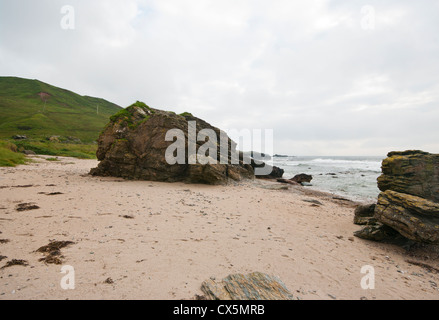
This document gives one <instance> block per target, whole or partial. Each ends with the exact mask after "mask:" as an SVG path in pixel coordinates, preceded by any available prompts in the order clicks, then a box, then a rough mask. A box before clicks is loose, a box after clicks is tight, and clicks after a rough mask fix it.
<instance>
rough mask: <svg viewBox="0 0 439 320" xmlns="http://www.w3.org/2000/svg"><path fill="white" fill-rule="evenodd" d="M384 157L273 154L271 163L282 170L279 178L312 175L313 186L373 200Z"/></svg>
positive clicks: (354, 198)
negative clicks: (280, 155)
mask: <svg viewBox="0 0 439 320" xmlns="http://www.w3.org/2000/svg"><path fill="white" fill-rule="evenodd" d="M384 158H385V157H342V156H340V157H323V156H320V157H319V156H317V157H310V156H308V157H299V156H297V157H295V156H288V157H273V159H272V160H273V165H275V166H277V167H280V168H282V169H284V170H285V173H284V175H283V178H286V179H290V178H292V177H293V176H295V175H296V174H300V173H306V174H310V175H312V177H313V179H312V181H311V184H312V186H311V187H307V188H313V189H317V190H320V191H326V192H330V193H333V194H336V195H339V196H342V197H345V198H348V199H352V200H357V201H373V200H375V201H376V199H377V197H378V193H379V189H378V187H377V178H378V176H379V175H380V174H381V163H382V160H383V159H384Z"/></svg>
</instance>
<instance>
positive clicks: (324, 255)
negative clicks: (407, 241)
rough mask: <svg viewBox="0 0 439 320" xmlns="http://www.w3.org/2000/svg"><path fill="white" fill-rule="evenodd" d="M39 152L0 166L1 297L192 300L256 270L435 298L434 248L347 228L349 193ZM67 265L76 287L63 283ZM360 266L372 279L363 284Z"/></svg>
mask: <svg viewBox="0 0 439 320" xmlns="http://www.w3.org/2000/svg"><path fill="white" fill-rule="evenodd" d="M46 158H48V157H46V156H33V157H32V159H33V160H34V162H32V163H30V164H28V165H21V166H18V167H15V168H0V239H1V241H0V242H1V243H0V256H2V257H1V261H0V268H1V269H0V299H153V300H154V299H172V300H173V299H194V298H195V296H196V295H202V294H203V293H202V292H201V289H200V286H201V283H202V282H203V281H204V280H206V279H209V278H215V279H222V278H224V277H226V276H227V275H229V274H232V273H243V274H246V273H251V272H254V271H259V272H263V273H267V274H271V275H276V276H278V277H279V278H280V279H281V280H282V281H283V282H284V284H285V285H286V287H287V288H288V289H289V290H290V291H291V292H292V293H293V295H294V297H295V298H297V299H303V300H313V299H325V300H326V299H329V300H330V299H437V298H438V297H439V291H438V287H437V284H438V283H439V274H438V273H437V269H434V268H437V267H438V265H439V254H438V251H437V250H435V248H434V247H429V248H425V247H424V248H416V249H413V250H411V251H407V250H406V249H403V248H401V247H398V246H395V245H390V244H382V243H376V242H371V241H366V240H362V239H359V238H356V237H354V236H353V232H354V231H356V230H358V229H360V227H359V226H357V225H354V224H353V212H354V207H355V203H352V202H349V201H344V200H340V199H334V197H333V196H332V195H330V194H324V193H318V192H313V191H311V190H310V189H306V188H304V187H297V186H288V190H274V189H270V188H276V186H281V184H279V183H275V182H270V181H265V180H254V181H245V182H240V183H235V184H231V185H227V186H209V185H190V184H183V183H160V182H150V181H128V180H123V179H119V178H102V177H92V176H90V175H88V172H89V171H90V169H91V168H93V167H96V165H97V161H96V160H79V159H74V158H63V157H59V161H47V160H46ZM273 186H274V187H273ZM23 203H26V204H30V205H31V206H32V205H33V206H34V209H32V210H22V211H19V210H17V208H20V204H23ZM35 206H36V207H38V208H36V207H35ZM53 240H56V241H71V242H73V243H72V244H70V245H68V246H66V247H65V248H62V249H61V254H62V263H61V264H50V263H45V262H44V261H39V260H40V259H41V258H44V253H40V252H37V249H39V248H40V247H42V246H45V245H48V244H49V243H50V241H53ZM14 259H15V260H16V261H18V260H24V261H23V263H24V264H25V265H12V266H8V262H10V261H13V260H14ZM414 262H415V263H414ZM66 265H68V266H71V267H73V268H74V272H75V273H74V274H75V288H74V289H68V290H65V289H63V288H62V287H61V285H60V283H61V280H62V278H63V276H64V275H65V274H63V273H61V268H62V267H63V266H66ZM367 265H368V266H371V267H373V269H374V275H375V288H374V289H363V288H362V287H361V280H362V278H363V277H364V276H365V274H362V273H361V268H362V267H363V266H367ZM428 266H431V267H433V268H429V267H428Z"/></svg>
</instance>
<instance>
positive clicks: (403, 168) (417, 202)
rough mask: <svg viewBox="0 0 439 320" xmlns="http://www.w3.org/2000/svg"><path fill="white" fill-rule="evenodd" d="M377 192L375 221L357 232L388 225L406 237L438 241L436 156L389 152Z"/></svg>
mask: <svg viewBox="0 0 439 320" xmlns="http://www.w3.org/2000/svg"><path fill="white" fill-rule="evenodd" d="M378 187H379V189H380V190H381V193H380V194H379V196H378V202H377V204H376V206H375V210H374V216H373V218H374V219H376V221H377V223H376V224H375V225H373V226H367V227H366V228H365V229H363V230H362V231H360V232H357V234H356V235H357V236H358V235H362V234H365V233H367V231H368V228H369V229H371V228H372V229H374V232H378V231H379V230H383V228H385V229H386V230H385V231H386V234H389V232H388V228H389V227H390V228H392V229H393V230H395V231H397V232H398V235H402V236H403V237H405V238H406V239H409V240H411V241H415V242H422V243H433V244H438V243H439V155H437V154H430V153H427V152H424V151H418V150H409V151H403V152H390V153H389V154H388V157H387V158H386V159H385V160H383V163H382V175H381V176H380V177H378Z"/></svg>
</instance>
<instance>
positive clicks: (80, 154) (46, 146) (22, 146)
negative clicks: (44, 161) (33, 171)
mask: <svg viewBox="0 0 439 320" xmlns="http://www.w3.org/2000/svg"><path fill="white" fill-rule="evenodd" d="M14 143H15V144H16V145H17V147H18V150H20V151H22V150H32V151H34V152H35V153H36V154H42V155H48V156H60V157H73V158H79V159H96V150H97V148H98V146H97V145H96V144H73V143H59V142H51V141H41V140H19V141H15V142H14Z"/></svg>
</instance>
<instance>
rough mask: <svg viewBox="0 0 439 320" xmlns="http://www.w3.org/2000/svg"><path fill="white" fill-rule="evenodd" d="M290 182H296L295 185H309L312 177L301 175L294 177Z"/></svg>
mask: <svg viewBox="0 0 439 320" xmlns="http://www.w3.org/2000/svg"><path fill="white" fill-rule="evenodd" d="M290 180H291V181H294V182H297V183H303V182H306V183H310V182H311V180H312V176H311V175H309V174H306V173H301V174H297V175H295V176H294V177H293V178H291V179H290Z"/></svg>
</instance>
